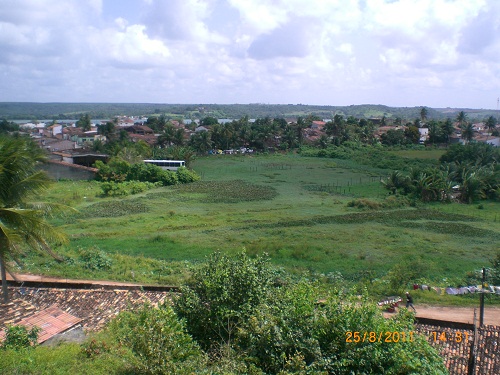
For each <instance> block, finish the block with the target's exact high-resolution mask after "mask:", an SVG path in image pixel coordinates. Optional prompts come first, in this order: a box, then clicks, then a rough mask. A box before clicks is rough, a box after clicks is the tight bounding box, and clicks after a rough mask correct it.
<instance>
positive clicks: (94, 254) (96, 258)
mask: <svg viewBox="0 0 500 375" xmlns="http://www.w3.org/2000/svg"><path fill="white" fill-rule="evenodd" d="M79 253H80V261H81V262H82V263H83V266H84V267H85V268H87V269H89V270H91V271H98V270H109V269H110V268H111V266H112V265H113V262H112V260H111V258H110V257H109V256H108V255H107V254H106V253H105V252H104V251H102V250H101V249H99V248H98V247H92V248H90V249H80V250H79Z"/></svg>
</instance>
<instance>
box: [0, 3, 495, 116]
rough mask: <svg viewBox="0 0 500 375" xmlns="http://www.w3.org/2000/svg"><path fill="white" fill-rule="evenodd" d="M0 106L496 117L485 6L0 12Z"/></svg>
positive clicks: (26, 6)
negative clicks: (351, 108) (477, 111)
mask: <svg viewBox="0 0 500 375" xmlns="http://www.w3.org/2000/svg"><path fill="white" fill-rule="evenodd" d="M0 78H1V82H0V101H2V102H17V101H22V102H26V101H29V102H115V103H116V102H120V103H129V102H130V103H187V104H190V103H192V104H200V103H204V104H215V103H217V104H234V103H240V104H246V103H266V104H316V105H339V106H341V105H356V104H383V105H388V106H394V107H414V106H428V107H433V108H437V107H452V108H485V109H497V105H498V104H497V103H498V102H497V98H498V97H499V96H500V1H498V0H64V1H61V0H0Z"/></svg>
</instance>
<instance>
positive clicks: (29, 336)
mask: <svg viewBox="0 0 500 375" xmlns="http://www.w3.org/2000/svg"><path fill="white" fill-rule="evenodd" d="M40 331H41V328H39V327H31V329H30V330H28V328H27V327H26V326H23V325H17V326H7V329H6V330H5V340H4V342H3V344H2V348H3V349H13V350H20V349H24V348H30V347H33V346H35V345H36V344H37V342H38V334H39V333H40Z"/></svg>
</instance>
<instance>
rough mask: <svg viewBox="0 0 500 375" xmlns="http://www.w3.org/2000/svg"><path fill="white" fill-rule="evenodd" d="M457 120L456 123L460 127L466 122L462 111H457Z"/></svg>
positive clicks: (465, 116) (465, 115)
mask: <svg viewBox="0 0 500 375" xmlns="http://www.w3.org/2000/svg"><path fill="white" fill-rule="evenodd" d="M457 122H458V125H460V127H463V126H464V124H465V123H466V122H467V114H466V113H465V112H464V111H460V112H458V115H457Z"/></svg>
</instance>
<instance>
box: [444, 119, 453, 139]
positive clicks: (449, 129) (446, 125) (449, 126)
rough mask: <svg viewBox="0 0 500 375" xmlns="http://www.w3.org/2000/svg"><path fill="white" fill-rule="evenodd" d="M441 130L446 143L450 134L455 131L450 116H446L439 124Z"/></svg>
mask: <svg viewBox="0 0 500 375" xmlns="http://www.w3.org/2000/svg"><path fill="white" fill-rule="evenodd" d="M441 132H442V134H443V137H444V138H445V140H446V143H449V142H450V136H451V135H452V134H453V133H454V132H455V127H454V126H453V122H452V121H451V119H450V118H447V119H446V121H445V122H443V123H442V124H441Z"/></svg>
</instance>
